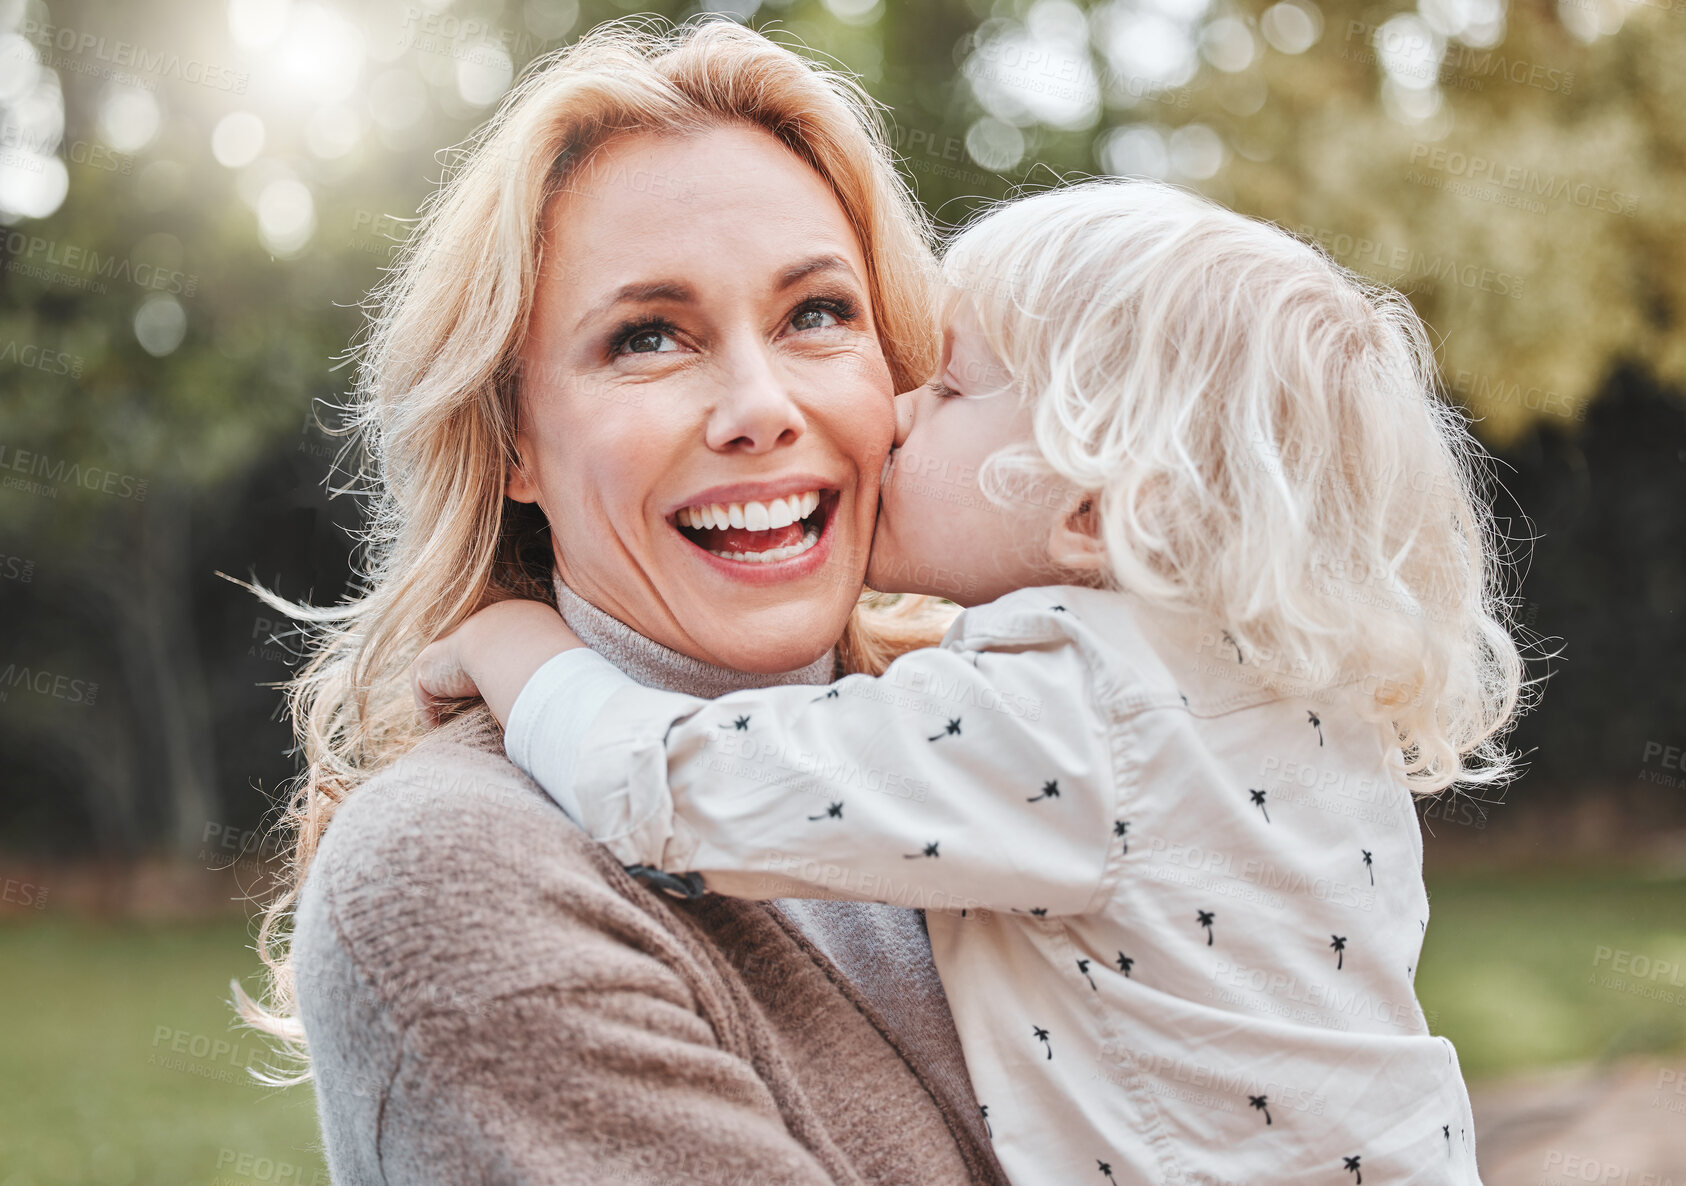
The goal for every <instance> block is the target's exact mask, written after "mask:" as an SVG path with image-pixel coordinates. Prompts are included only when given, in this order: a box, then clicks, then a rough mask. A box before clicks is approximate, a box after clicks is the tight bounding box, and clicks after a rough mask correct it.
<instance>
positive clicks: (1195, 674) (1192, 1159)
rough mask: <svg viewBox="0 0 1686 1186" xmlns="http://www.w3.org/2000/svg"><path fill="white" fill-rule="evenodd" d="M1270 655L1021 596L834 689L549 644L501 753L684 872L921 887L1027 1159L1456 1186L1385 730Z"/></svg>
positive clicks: (1160, 622)
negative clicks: (657, 674) (698, 674)
mask: <svg viewBox="0 0 1686 1186" xmlns="http://www.w3.org/2000/svg"><path fill="white" fill-rule="evenodd" d="M1266 674H1267V671H1266V666H1265V664H1264V663H1263V662H1262V661H1261V660H1260V659H1259V658H1258V657H1256V656H1249V655H1248V654H1247V653H1246V652H1245V651H1244V650H1243V649H1242V647H1241V646H1240V645H1239V644H1238V643H1237V642H1236V641H1235V640H1234V638H1233V637H1232V636H1231V635H1230V634H1229V633H1228V632H1227V631H1225V630H1223V629H1222V627H1221V626H1219V625H1212V626H1210V627H1206V626H1202V625H1200V624H1198V623H1197V622H1195V621H1194V620H1192V619H1190V618H1188V617H1185V616H1173V615H1169V614H1166V613H1164V612H1162V611H1156V610H1151V609H1149V608H1147V607H1146V606H1145V605H1144V604H1143V603H1142V602H1140V601H1139V600H1138V599H1135V598H1132V597H1130V596H1128V595H1126V594H1121V593H1116V592H1107V591H1102V590H1097V589H1087V588H1073V587H1064V586H1061V587H1050V588H1036V589H1024V590H1020V591H1018V592H1015V593H1012V594H1010V595H1008V596H1006V597H1003V598H1001V599H1000V600H998V601H995V602H992V603H990V604H988V605H983V606H978V607H976V608H973V609H970V610H967V611H966V612H965V613H963V614H962V615H961V616H960V617H959V618H958V619H956V621H955V623H954V625H953V626H952V628H951V629H950V630H949V631H948V634H947V635H946V636H945V638H944V639H943V642H942V645H941V646H940V647H936V648H930V649H925V650H920V651H915V652H913V653H911V654H908V655H906V656H904V657H903V658H901V659H899V660H897V661H896V662H895V663H894V664H893V665H892V666H891V667H890V668H889V670H888V671H887V672H886V673H885V674H884V675H883V676H880V677H876V678H874V677H870V676H865V675H851V676H848V677H846V678H844V679H841V680H839V681H837V682H836V683H835V684H832V685H830V686H829V687H826V686H823V685H822V686H805V685H797V686H785V687H775V688H768V689H764V690H752V691H743V692H735V693H732V694H730V695H727V696H723V697H721V698H719V699H717V700H702V699H698V698H697V697H693V696H685V695H680V694H677V693H671V692H665V691H659V690H656V689H652V688H645V687H642V686H640V685H638V684H636V683H634V682H633V681H631V680H630V679H629V678H628V677H626V676H624V675H622V674H621V673H620V672H619V671H618V670H616V669H615V668H614V667H613V666H612V665H611V664H609V663H608V662H607V661H606V660H604V659H602V658H601V657H599V656H597V655H595V654H593V653H592V652H590V651H587V650H584V649H579V650H573V651H569V652H566V653H564V654H563V655H560V656H558V657H557V658H556V659H553V660H552V661H551V662H550V663H548V664H546V665H545V667H543V668H541V669H540V671H539V672H538V673H537V674H536V675H535V676H534V678H533V679H532V681H531V682H529V684H528V685H527V687H526V688H525V689H524V690H523V691H522V693H521V696H520V698H519V700H518V701H517V703H516V705H515V708H514V710H513V712H512V714H511V719H510V723H509V730H508V733H507V737H506V745H507V748H508V751H509V755H510V757H511V758H512V759H513V760H514V761H515V762H516V763H517V764H518V765H520V766H521V767H522V768H524V769H525V770H527V771H528V772H529V773H530V774H532V775H533V777H534V778H535V779H536V780H537V781H538V782H539V783H540V784H541V785H542V786H544V787H545V789H546V790H547V791H548V792H549V793H550V794H551V795H552V796H553V797H554V798H555V799H556V800H557V802H558V803H559V804H561V805H562V807H563V808H564V809H565V810H566V811H568V813H569V814H570V815H571V816H573V817H574V818H575V819H576V820H577V821H579V822H580V823H581V825H582V826H583V827H585V828H586V829H587V830H588V831H589V832H590V833H591V834H592V835H593V836H594V837H596V838H597V839H598V840H600V841H602V842H603V843H604V844H606V845H607V846H608V847H609V848H610V849H611V850H612V851H613V852H614V853H615V855H616V856H617V858H618V859H620V860H621V861H622V862H623V863H625V864H627V865H628V866H632V867H637V868H635V872H636V873H638V875H640V876H643V877H645V878H646V879H647V880H649V881H650V882H651V883H652V884H655V885H658V886H660V887H662V888H667V889H669V890H670V892H684V893H695V892H700V891H701V889H702V888H703V887H706V889H707V890H708V891H712V892H716V893H723V894H730V895H733V896H737V897H753V898H783V897H808V898H815V897H841V898H852V899H863V900H869V901H879V902H888V903H891V904H895V905H903V906H915V907H922V908H924V909H925V910H926V911H927V915H926V919H927V924H928V928H929V931H930V936H931V947H932V952H933V954H934V956H935V959H936V964H937V969H938V971H939V972H940V973H941V976H942V981H943V985H944V988H945V989H946V991H947V994H948V999H949V1004H950V1006H951V1007H952V1009H953V1012H954V1020H955V1024H956V1026H957V1027H958V1030H959V1033H960V1039H961V1043H962V1045H963V1047H964V1049H965V1054H966V1063H967V1067H968V1069H969V1071H970V1073H971V1076H972V1080H973V1083H974V1085H975V1086H976V1089H977V1096H978V1100H979V1101H980V1103H981V1104H982V1106H983V1110H984V1119H985V1120H986V1122H987V1124H988V1125H989V1129H990V1132H991V1135H992V1137H993V1139H994V1142H995V1148H996V1152H997V1153H998V1155H999V1156H1000V1159H1001V1163H1002V1165H1003V1167H1004V1168H1005V1169H1006V1170H1007V1172H1008V1174H1009V1176H1010V1177H1011V1178H1012V1180H1013V1182H1014V1183H1015V1184H1016V1186H1040V1184H1043V1183H1050V1184H1051V1183H1061V1184H1066V1183H1085V1182H1088V1183H1096V1184H1104V1183H1107V1182H1117V1183H1126V1182H1128V1183H1137V1182H1155V1183H1178V1184H1196V1183H1199V1184H1206V1186H1218V1184H1225V1183H1267V1182H1274V1183H1296V1184H1309V1183H1330V1184H1337V1183H1345V1184H1347V1186H1361V1183H1362V1182H1363V1180H1364V1179H1365V1178H1366V1177H1369V1178H1370V1179H1371V1181H1372V1186H1379V1184H1381V1183H1404V1182H1410V1183H1440V1182H1447V1183H1460V1184H1467V1183H1478V1182H1479V1178H1478V1177H1477V1173H1476V1164H1475V1147H1474V1133H1473V1128H1472V1122H1471V1118H1470V1110H1469V1100H1468V1095H1467V1093H1466V1091H1465V1088H1464V1084H1463V1080H1462V1076H1461V1074H1460V1072H1459V1070H1458V1062H1457V1056H1456V1054H1455V1053H1454V1051H1453V1048H1452V1045H1451V1043H1450V1042H1448V1041H1446V1040H1445V1039H1444V1038H1436V1037H1431V1036H1430V1035H1429V1032H1428V1026H1427V1024H1426V1021H1425V1018H1424V1015H1423V1012H1422V1009H1421V1007H1420V1006H1419V1005H1418V1003H1417V999H1416V993H1415V991H1414V988H1413V978H1414V974H1415V970H1416V964H1417V958H1418V953H1419V951H1420V950H1421V946H1422V940H1423V934H1424V931H1425V929H1426V927H1427V925H1428V898H1427V894H1426V892H1425V890H1424V887H1423V878H1422V840H1421V835H1420V833H1419V831H1418V825H1417V820H1416V816H1415V813H1414V812H1413V810H1412V803H1411V795H1410V792H1409V790H1408V788H1407V786H1406V783H1405V780H1404V776H1403V759H1402V757H1401V755H1400V753H1399V749H1398V746H1397V743H1395V742H1394V741H1393V740H1392V737H1391V731H1390V729H1389V727H1388V726H1387V725H1386V724H1385V723H1377V722H1375V721H1373V720H1367V719H1365V717H1364V716H1362V715H1360V712H1359V706H1360V705H1361V704H1362V703H1364V702H1365V701H1366V700H1367V697H1365V696H1364V691H1365V688H1364V684H1365V681H1364V680H1363V679H1359V680H1357V681H1355V682H1354V683H1352V684H1349V685H1347V686H1345V687H1343V688H1341V689H1338V690H1334V691H1330V690H1323V691H1312V690H1309V689H1308V690H1307V691H1306V692H1305V693H1304V694H1295V693H1293V692H1292V691H1290V692H1284V691H1283V690H1282V689H1283V687H1284V685H1285V683H1286V684H1287V686H1288V687H1290V688H1292V684H1291V682H1289V681H1285V680H1284V679H1283V678H1271V679H1268V680H1267V679H1266V678H1265V676H1266ZM1372 715H1373V714H1372ZM681 875H683V876H681ZM862 1089H863V1090H867V1089H869V1088H868V1085H865V1084H863V1085H862Z"/></svg>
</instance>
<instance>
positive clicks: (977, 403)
mask: <svg viewBox="0 0 1686 1186" xmlns="http://www.w3.org/2000/svg"><path fill="white" fill-rule="evenodd" d="M1030 440H1031V409H1030V408H1029V407H1028V406H1027V405H1025V404H1024V403H1023V401H1022V400H1021V399H1020V397H1019V393H1018V391H1017V390H1016V389H1014V388H1013V387H1012V385H1011V384H1010V382H1009V380H1008V376H1007V371H1006V368H1005V367H1004V366H1003V365H1002V363H1001V362H1000V360H999V359H997V358H996V356H995V354H994V352H993V351H992V350H991V349H990V347H989V344H988V342H987V341H986V340H985V338H984V336H983V333H982V331H981V329H980V328H979V326H978V323H977V319H976V315H975V314H974V313H973V312H972V309H971V307H970V305H969V304H968V303H966V302H964V301H962V302H959V303H958V304H957V306H956V308H955V310H954V312H953V315H952V316H951V317H950V318H949V322H948V325H947V328H946V329H945V330H944V333H943V357H942V362H941V363H940V364H939V366H938V370H937V373H936V375H934V376H933V377H932V379H931V381H930V382H929V383H926V384H924V385H922V386H920V387H916V388H914V389H913V390H912V391H904V392H903V393H902V394H900V395H898V396H897V397H896V441H895V446H896V447H895V449H894V451H893V452H892V453H891V454H890V459H889V464H888V467H887V468H886V470H885V478H884V484H883V485H882V487H880V489H879V509H878V525H877V528H876V529H875V530H874V532H873V536H872V558H871V560H870V561H869V563H868V564H867V573H866V579H867V584H868V585H870V586H871V587H872V588H874V589H878V590H880V591H882V592H886V593H932V594H936V595H938V596H941V597H947V598H949V599H950V600H952V601H955V602H958V603H959V604H961V605H981V604H983V603H984V602H986V601H993V600H995V599H996V598H997V597H1001V596H1004V595H1005V594H1007V593H1011V592H1012V591H1013V590H1015V589H1023V588H1026V587H1029V586H1032V585H1042V584H1055V583H1059V582H1060V581H1061V579H1062V570H1061V569H1059V568H1058V566H1056V565H1055V564H1054V563H1053V562H1052V561H1051V559H1050V556H1049V544H1050V537H1051V531H1052V529H1053V526H1054V524H1055V523H1056V521H1057V520H1058V519H1059V518H1060V517H1061V515H1062V508H1063V503H1064V501H1065V500H1064V498H1063V497H1062V492H1060V491H1057V490H1054V489H1051V488H1050V487H1048V486H1046V485H1044V484H1040V483H1039V484H1037V485H1036V486H1034V487H1032V488H1030V489H1028V490H1025V491H1022V492H1020V493H1018V494H1017V496H1016V497H1013V498H1012V499H1011V500H1010V501H1009V502H1007V504H1006V505H1005V506H998V505H996V504H995V503H993V502H991V501H990V500H989V499H988V498H986V497H985V496H984V492H983V489H982V488H981V487H980V486H979V484H978V470H979V467H981V466H982V465H983V463H984V460H985V459H986V458H988V457H989V456H990V454H992V453H994V452H996V451H997V450H999V449H1001V448H1003V447H1004V446H1007V445H1013V444H1018V443H1020V442H1029V441H1030ZM1064 509H1065V510H1069V508H1064ZM1067 575H1069V574H1067Z"/></svg>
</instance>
